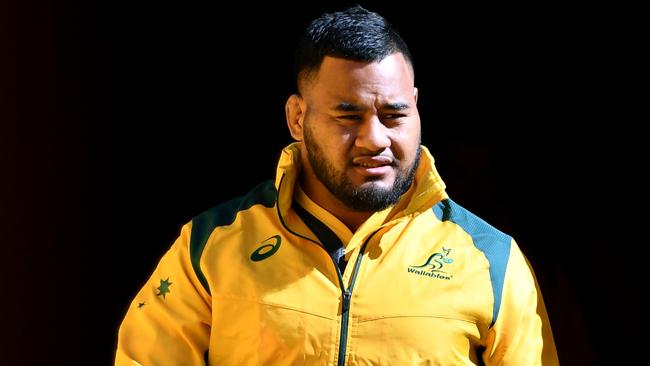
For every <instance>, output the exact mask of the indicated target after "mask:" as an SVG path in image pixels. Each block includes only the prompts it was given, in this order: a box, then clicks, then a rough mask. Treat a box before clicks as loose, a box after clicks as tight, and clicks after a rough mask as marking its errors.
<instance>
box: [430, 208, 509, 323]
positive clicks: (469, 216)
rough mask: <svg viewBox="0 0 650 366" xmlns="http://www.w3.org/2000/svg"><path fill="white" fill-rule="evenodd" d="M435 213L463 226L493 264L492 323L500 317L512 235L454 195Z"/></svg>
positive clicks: (491, 276) (475, 244)
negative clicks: (496, 226)
mask: <svg viewBox="0 0 650 366" xmlns="http://www.w3.org/2000/svg"><path fill="white" fill-rule="evenodd" d="M433 213H434V214H435V215H436V217H437V218H438V219H439V220H441V221H447V220H448V221H451V222H453V223H454V224H456V225H458V226H460V227H461V228H462V229H463V230H464V231H465V232H466V233H467V234H469V235H470V236H471V237H472V241H473V243H474V246H475V247H476V248H477V249H478V250H480V251H481V252H483V255H485V258H486V259H487V261H488V263H489V264H490V281H491V283H492V293H493V296H494V306H493V308H492V323H491V324H490V327H491V326H493V325H494V323H495V322H496V321H497V317H498V315H499V310H500V309H501V297H502V296H503V284H504V282H505V277H506V269H507V267H508V260H509V259H510V243H511V242H512V238H511V237H510V236H508V235H507V234H504V233H502V232H501V231H499V230H497V229H496V228H494V227H493V226H491V225H490V224H488V223H487V222H485V221H484V220H483V219H481V218H479V217H478V216H476V215H474V214H473V213H471V212H469V211H468V210H467V209H466V208H464V207H462V206H460V205H459V204H457V203H456V202H454V201H452V200H451V199H444V200H442V201H440V202H438V204H436V205H435V206H433Z"/></svg>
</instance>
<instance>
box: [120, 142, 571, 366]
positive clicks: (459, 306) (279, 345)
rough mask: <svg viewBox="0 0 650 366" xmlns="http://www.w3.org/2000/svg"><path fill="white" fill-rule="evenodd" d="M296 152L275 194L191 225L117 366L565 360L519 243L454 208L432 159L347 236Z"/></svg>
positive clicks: (137, 317)
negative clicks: (391, 202)
mask: <svg viewBox="0 0 650 366" xmlns="http://www.w3.org/2000/svg"><path fill="white" fill-rule="evenodd" d="M298 144H299V143H294V144H292V145H289V146H288V147H287V148H285V149H284V150H283V152H282V155H281V158H280V161H279V164H278V168H277V177H276V179H275V182H272V181H268V182H266V183H262V184H260V185H258V186H257V187H255V188H254V189H252V190H251V191H250V192H249V193H248V194H247V195H246V196H243V197H240V198H238V199H235V200H232V201H229V202H226V203H223V204H221V205H219V206H217V207H215V208H213V209H211V210H209V211H206V212H204V213H202V214H201V215H199V216H197V217H195V218H193V219H192V221H191V222H189V223H187V224H186V225H185V226H183V228H182V230H181V233H180V236H179V238H178V239H177V240H176V242H175V243H174V244H173V246H172V247H171V248H170V249H169V251H168V252H167V253H166V254H165V255H164V256H163V258H162V259H161V260H160V262H159V264H158V266H157V268H156V269H155V271H154V273H153V275H152V276H151V278H150V279H149V281H148V282H147V283H146V284H145V286H144V287H143V288H142V289H141V290H140V292H139V293H138V294H137V296H136V297H135V299H134V300H133V302H132V303H131V305H130V307H129V309H128V311H127V314H126V316H125V318H124V320H123V322H122V324H121V326H120V329H119V337H118V346H117V351H116V359H115V364H116V365H203V364H210V365H481V364H484V365H512V366H526V365H556V364H558V361H557V354H556V350H555V345H554V343H553V337H552V333H551V329H550V325H549V323H548V318H547V315H546V311H545V308H544V303H543V300H542V297H541V294H540V292H539V289H538V288H537V284H536V281H535V278H534V275H533V272H532V270H531V268H530V266H529V264H528V263H527V261H526V259H525V258H524V256H523V254H522V252H521V251H520V249H519V247H518V246H517V244H516V243H515V241H514V240H513V239H512V238H511V237H510V236H508V235H506V234H504V233H502V232H500V231H499V230H497V229H495V228H494V227H492V226H490V225H489V224H487V223H486V222H485V221H483V220H482V219H480V218H478V217H477V216H475V215H473V214H472V213H470V212H469V211H467V210H466V209H464V208H463V207H461V206H459V205H458V204H457V203H455V202H454V201H452V200H451V199H449V197H448V196H447V194H446V192H445V185H444V183H443V182H442V180H441V178H440V176H439V175H438V172H437V171H436V169H435V166H434V160H433V158H432V157H431V155H430V154H429V152H428V150H427V149H426V148H425V147H422V149H423V153H422V159H421V161H420V164H419V166H418V169H417V172H416V176H415V180H414V184H413V185H412V187H411V188H410V189H409V191H407V192H406V193H405V194H404V195H403V197H402V199H401V200H400V202H399V203H398V204H397V205H395V206H393V207H390V208H388V209H386V210H384V211H381V212H377V213H375V214H374V215H373V216H371V217H370V218H369V219H368V220H367V221H366V222H365V223H364V224H363V225H362V226H361V227H359V229H358V230H357V231H356V232H354V233H352V232H351V231H350V230H349V229H348V228H347V227H346V226H345V225H344V224H343V223H341V222H340V221H339V220H338V219H337V218H335V217H334V216H332V215H331V214H330V213H329V212H327V211H326V210H324V209H323V208H321V207H319V206H318V205H316V204H315V203H314V202H313V201H311V200H310V199H309V197H307V195H306V194H304V193H303V192H302V190H301V189H300V187H299V184H297V182H298V179H297V178H298V174H299V170H300V159H299V148H298ZM333 243H334V246H336V243H339V245H342V246H343V247H344V255H345V257H344V259H345V261H344V262H345V263H346V264H345V266H339V264H341V263H337V262H336V260H335V259H333V256H332V255H331V254H332V251H331V250H330V249H331V248H332V245H333ZM341 268H344V270H343V271H341Z"/></svg>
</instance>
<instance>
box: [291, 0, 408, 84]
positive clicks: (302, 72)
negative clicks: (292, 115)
mask: <svg viewBox="0 0 650 366" xmlns="http://www.w3.org/2000/svg"><path fill="white" fill-rule="evenodd" d="M398 52H400V53H402V54H403V55H404V58H405V59H406V61H407V62H408V63H409V64H410V65H411V67H413V60H412V58H411V53H410V52H409V50H408V47H407V46H406V43H405V42H404V40H403V39H402V37H401V36H400V35H399V33H397V30H396V29H395V28H393V26H392V25H391V24H390V23H389V22H388V21H387V20H386V19H384V17H382V16H381V15H379V14H377V13H374V12H371V11H368V10H366V9H364V8H363V7H361V6H359V5H356V6H353V7H350V8H348V9H346V10H344V11H340V12H334V13H331V14H330V13H325V14H323V15H321V16H320V17H319V18H318V19H316V20H314V21H313V22H311V24H310V25H309V26H308V27H307V29H306V30H305V33H304V34H303V35H302V37H301V39H300V41H299V42H298V46H297V48H296V54H295V58H294V77H295V81H296V87H297V88H298V90H299V89H300V80H302V79H304V78H307V77H309V76H310V75H309V74H311V73H312V72H314V71H316V70H318V68H319V67H320V65H321V63H322V62H323V58H324V57H325V56H330V57H339V58H344V59H347V60H353V61H363V62H375V61H381V60H383V59H384V58H386V57H387V56H390V55H392V54H394V53H398Z"/></svg>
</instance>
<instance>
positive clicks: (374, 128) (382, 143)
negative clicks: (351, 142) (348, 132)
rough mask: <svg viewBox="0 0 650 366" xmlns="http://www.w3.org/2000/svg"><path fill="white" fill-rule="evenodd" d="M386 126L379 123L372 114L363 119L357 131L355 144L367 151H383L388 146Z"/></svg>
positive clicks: (389, 142)
mask: <svg viewBox="0 0 650 366" xmlns="http://www.w3.org/2000/svg"><path fill="white" fill-rule="evenodd" d="M390 144H391V141H390V138H389V137H388V128H387V127H386V126H385V125H384V124H383V123H381V120H379V118H378V117H377V116H372V117H370V118H368V119H366V120H364V121H363V123H362V124H361V125H360V126H359V130H358V131H357V138H356V140H355V145H356V146H357V147H359V148H363V149H365V150H368V151H373V152H377V151H383V150H384V149H386V148H388V147H390Z"/></svg>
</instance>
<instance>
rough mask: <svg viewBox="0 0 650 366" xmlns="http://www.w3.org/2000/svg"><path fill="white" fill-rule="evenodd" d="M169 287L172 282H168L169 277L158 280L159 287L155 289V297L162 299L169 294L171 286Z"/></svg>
mask: <svg viewBox="0 0 650 366" xmlns="http://www.w3.org/2000/svg"><path fill="white" fill-rule="evenodd" d="M171 285H172V282H169V277H167V279H164V280H160V286H158V287H157V288H156V290H158V293H157V294H156V296H162V297H163V299H164V298H165V295H167V294H168V293H170V292H171V291H170V290H169V286H171Z"/></svg>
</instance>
